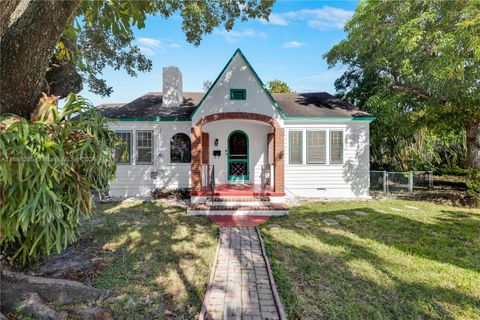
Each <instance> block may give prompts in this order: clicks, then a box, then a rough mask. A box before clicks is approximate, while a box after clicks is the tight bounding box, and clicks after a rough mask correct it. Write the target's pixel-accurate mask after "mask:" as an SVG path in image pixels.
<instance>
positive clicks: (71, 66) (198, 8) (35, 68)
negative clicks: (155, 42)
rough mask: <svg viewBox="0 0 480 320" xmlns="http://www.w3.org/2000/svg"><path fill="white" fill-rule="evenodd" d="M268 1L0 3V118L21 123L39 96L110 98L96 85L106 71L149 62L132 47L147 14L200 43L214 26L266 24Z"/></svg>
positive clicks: (31, 0) (103, 86)
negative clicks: (177, 20)
mask: <svg viewBox="0 0 480 320" xmlns="http://www.w3.org/2000/svg"><path fill="white" fill-rule="evenodd" d="M272 5H273V0H249V1H247V0H239V1H216V0H199V1H178V0H151V1H146V0H140V1H115V0H114V1H96V0H83V1H81V0H69V1H35V0H26V1H25V0H23V1H20V0H11V1H1V2H0V18H1V21H2V22H1V23H0V37H1V43H0V51H1V52H2V55H1V57H0V114H4V113H14V114H18V115H22V116H25V117H28V116H29V115H30V113H31V112H32V111H33V109H34V108H35V105H36V103H37V101H38V98H39V97H40V93H41V92H42V91H44V92H49V93H50V94H55V95H57V96H60V97H65V96H66V95H67V94H68V93H69V92H79V91H80V90H81V89H82V87H83V84H82V83H83V80H84V79H86V80H87V83H88V85H89V87H90V89H91V90H92V91H93V92H95V93H98V94H102V95H109V94H110V93H111V92H112V88H111V87H109V86H108V85H107V83H106V82H105V81H104V80H103V79H101V72H102V70H103V69H104V68H105V67H107V66H110V67H112V68H114V69H122V68H123V69H125V70H126V71H127V73H128V74H129V75H131V76H135V75H136V73H137V71H148V70H150V68H151V61H150V60H148V59H147V58H146V57H145V56H144V55H142V54H141V52H140V50H139V48H138V47H137V46H135V45H134V44H133V42H132V41H133V40H134V36H133V29H134V28H139V29H141V28H143V27H145V21H146V19H147V17H148V16H150V15H157V16H161V17H164V18H168V17H171V16H173V15H179V16H180V17H181V18H182V20H183V22H182V29H183V31H184V32H185V34H186V37H187V41H189V42H191V43H193V44H194V45H199V44H200V41H201V40H202V37H203V36H204V35H205V34H209V33H211V32H212V31H213V29H214V28H215V27H217V26H219V25H223V27H224V28H225V29H226V30H231V29H232V28H233V26H234V23H235V21H237V20H240V21H245V20H247V19H256V18H268V16H269V14H270V12H271V6H272Z"/></svg>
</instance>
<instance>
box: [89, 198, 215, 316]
mask: <svg viewBox="0 0 480 320" xmlns="http://www.w3.org/2000/svg"><path fill="white" fill-rule="evenodd" d="M99 209H100V210H97V211H98V212H105V213H104V214H101V216H103V217H105V218H106V219H105V220H104V221H103V223H102V225H101V227H100V228H98V227H96V226H95V225H93V226H92V228H93V229H92V233H93V236H94V237H97V244H98V246H99V247H100V248H101V247H104V248H105V247H106V248H107V249H108V248H110V249H111V250H113V251H114V254H113V255H111V258H110V261H109V262H110V264H109V266H108V267H107V269H106V270H105V271H103V272H102V273H101V274H100V275H99V276H98V277H96V278H95V279H94V284H95V286H96V287H100V288H105V289H110V290H112V291H113V294H114V295H116V296H117V299H115V300H113V301H107V303H108V304H109V305H107V306H108V307H110V308H112V310H113V312H114V318H115V319H143V318H147V319H193V318H195V317H196V316H197V315H198V313H199V312H200V308H201V304H202V301H203V295H204V291H205V287H206V284H207V282H208V278H209V275H210V267H211V263H212V261H213V256H214V253H215V248H216V243H217V234H218V229H217V227H216V226H215V225H213V224H212V223H211V222H210V221H209V220H208V219H207V218H206V217H192V216H186V214H185V208H182V207H169V206H166V205H164V204H162V203H161V202H159V201H154V202H149V201H145V202H141V201H139V202H138V203H136V204H132V205H130V206H128V205H127V206H126V207H122V204H119V203H115V204H108V205H101V206H100V208H99ZM129 301H130V302H129Z"/></svg>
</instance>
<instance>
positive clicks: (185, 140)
mask: <svg viewBox="0 0 480 320" xmlns="http://www.w3.org/2000/svg"><path fill="white" fill-rule="evenodd" d="M190 159H191V144H190V137H189V136H187V135H186V134H185V133H177V134H176V135H174V136H173V137H172V140H170V162H171V163H189V162H190Z"/></svg>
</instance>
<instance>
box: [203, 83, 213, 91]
mask: <svg viewBox="0 0 480 320" xmlns="http://www.w3.org/2000/svg"><path fill="white" fill-rule="evenodd" d="M212 84H213V83H212V81H210V80H205V81H203V92H207V91H208V89H210V87H211V86H212Z"/></svg>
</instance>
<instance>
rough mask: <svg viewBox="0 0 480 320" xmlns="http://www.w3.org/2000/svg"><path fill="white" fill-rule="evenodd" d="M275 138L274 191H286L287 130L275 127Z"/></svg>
mask: <svg viewBox="0 0 480 320" xmlns="http://www.w3.org/2000/svg"><path fill="white" fill-rule="evenodd" d="M274 134H275V138H274V149H275V173H274V174H275V180H274V189H275V190H274V191H275V192H285V173H284V172H285V171H284V170H285V167H284V157H285V151H284V150H283V149H284V147H285V144H284V139H285V130H284V129H283V128H275V132H274Z"/></svg>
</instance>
